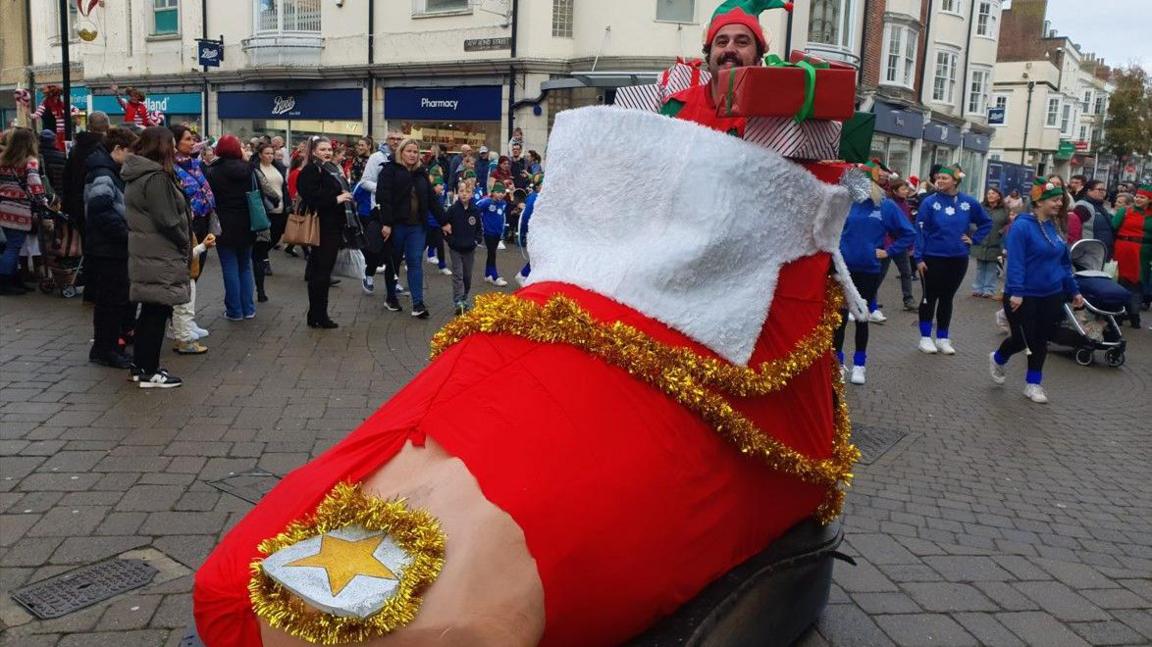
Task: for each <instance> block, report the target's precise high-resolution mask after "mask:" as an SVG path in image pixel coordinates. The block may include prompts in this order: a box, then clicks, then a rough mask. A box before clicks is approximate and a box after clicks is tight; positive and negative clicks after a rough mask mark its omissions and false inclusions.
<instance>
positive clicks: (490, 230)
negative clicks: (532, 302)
mask: <svg viewBox="0 0 1152 647" xmlns="http://www.w3.org/2000/svg"><path fill="white" fill-rule="evenodd" d="M507 195H508V190H507V188H505V186H504V183H503V182H497V183H495V184H493V185H492V191H491V193H490V195H489V196H488V197H486V198H482V199H480V200H479V201H477V203H476V209H477V210H479V211H480V221H481V223H482V224H483V226H484V247H485V248H486V249H487V250H488V255H487V257H486V259H485V261H484V280H485V281H487V282H489V283H491V284H493V285H495V286H496V287H499V288H502V287H504V286H506V285H508V281H505V280H504V279H503V278H501V277H500V270H499V269H497V267H496V250H497V249H499V248H500V243H501V241H502V240H503V238H504V228H505V227H506V226H507V223H506V221H505V216H504V214H505V212H506V211H507V210H508V202H507V200H505V197H506V196H507Z"/></svg>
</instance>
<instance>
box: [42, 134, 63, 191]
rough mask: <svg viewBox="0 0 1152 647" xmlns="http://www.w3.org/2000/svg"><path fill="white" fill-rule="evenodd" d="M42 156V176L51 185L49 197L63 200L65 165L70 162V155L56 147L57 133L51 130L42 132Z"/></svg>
mask: <svg viewBox="0 0 1152 647" xmlns="http://www.w3.org/2000/svg"><path fill="white" fill-rule="evenodd" d="M40 158H41V160H42V161H41V164H40V178H41V179H42V180H46V184H47V185H48V186H49V187H51V194H50V195H49V198H55V199H57V200H63V199H64V195H65V189H64V166H65V164H67V162H68V156H67V155H65V154H64V151H61V150H59V149H57V148H56V133H55V132H53V131H51V130H45V131H43V132H41V133H40Z"/></svg>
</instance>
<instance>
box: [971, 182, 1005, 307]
mask: <svg viewBox="0 0 1152 647" xmlns="http://www.w3.org/2000/svg"><path fill="white" fill-rule="evenodd" d="M982 206H983V207H984V212H985V213H987V214H988V217H989V218H991V219H992V228H991V229H990V230H989V231H988V235H987V236H985V237H984V240H982V241H980V242H978V243H973V244H972V251H971V256H972V258H974V259H976V280H975V281H973V282H972V296H974V297H983V298H985V299H990V298H992V297H994V296H996V293H997V285H998V283H999V273H1000V253H1001V252H1002V251H1003V250H1002V249H1001V242H1002V239H1003V237H1004V233H1005V232H1006V231H1007V229H1008V207H1007V206H1006V205H1005V204H1004V194H1003V193H1001V192H1000V189H998V188H996V187H988V190H987V191H985V192H984V202H983V203H982Z"/></svg>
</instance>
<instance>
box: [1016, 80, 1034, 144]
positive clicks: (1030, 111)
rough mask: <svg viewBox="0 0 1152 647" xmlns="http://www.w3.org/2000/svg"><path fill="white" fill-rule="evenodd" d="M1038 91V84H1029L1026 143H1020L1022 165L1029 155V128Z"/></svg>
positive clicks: (1025, 124)
mask: <svg viewBox="0 0 1152 647" xmlns="http://www.w3.org/2000/svg"><path fill="white" fill-rule="evenodd" d="M1035 89H1036V82H1035V81H1029V82H1028V109H1027V110H1025V111H1024V141H1022V142H1020V164H1021V165H1023V164H1024V156H1025V155H1027V154H1028V126H1029V125H1030V124H1031V123H1032V92H1033V90H1035Z"/></svg>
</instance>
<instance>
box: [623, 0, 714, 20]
mask: <svg viewBox="0 0 1152 647" xmlns="http://www.w3.org/2000/svg"><path fill="white" fill-rule="evenodd" d="M633 1H635V0H633ZM678 1H683V0H656V22H670V23H674V24H677V25H694V24H696V9H697V8H698V7H697V6H696V0H688V2H690V3H691V4H692V7H691V8H690V9H689V11H688V19H687V20H681V19H679V18H677V17H676V16H672V17H667V16H665V17H661V15H660V12H661V9H662V8H663V9H664V10H670V9H672V8H674V7H671V6H665V5H666V3H667V4H669V5H670V4H672V3H678Z"/></svg>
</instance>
